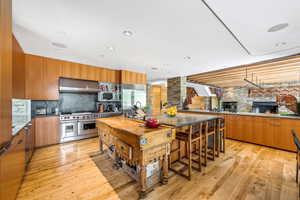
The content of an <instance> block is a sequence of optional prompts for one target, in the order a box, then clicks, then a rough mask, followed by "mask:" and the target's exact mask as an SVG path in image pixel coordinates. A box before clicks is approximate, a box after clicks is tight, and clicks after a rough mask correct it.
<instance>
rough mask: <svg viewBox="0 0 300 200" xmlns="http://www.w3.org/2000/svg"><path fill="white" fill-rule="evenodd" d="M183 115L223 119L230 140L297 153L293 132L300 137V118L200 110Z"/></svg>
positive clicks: (192, 110) (190, 110)
mask: <svg viewBox="0 0 300 200" xmlns="http://www.w3.org/2000/svg"><path fill="white" fill-rule="evenodd" d="M180 112H181V113H186V114H199V115H201V116H203V115H209V116H211V115H214V116H218V117H223V118H224V119H225V124H226V136H227V138H229V139H234V140H239V141H242V142H249V143H253V144H258V145H263V146H268V147H273V148H276V149H282V150H286V151H293V152H296V146H295V144H294V141H293V137H292V134H291V130H295V132H296V133H297V134H298V137H300V117H299V116H287V115H280V114H264V113H249V112H239V113H231V112H212V111H205V110H200V109H189V110H182V111H180Z"/></svg>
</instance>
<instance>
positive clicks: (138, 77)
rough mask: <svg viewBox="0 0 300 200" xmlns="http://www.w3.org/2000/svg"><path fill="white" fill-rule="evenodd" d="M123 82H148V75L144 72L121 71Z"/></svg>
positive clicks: (144, 83)
mask: <svg viewBox="0 0 300 200" xmlns="http://www.w3.org/2000/svg"><path fill="white" fill-rule="evenodd" d="M121 83H125V84H143V85H146V84H147V76H146V74H143V73H137V72H130V71H126V70H122V71H121Z"/></svg>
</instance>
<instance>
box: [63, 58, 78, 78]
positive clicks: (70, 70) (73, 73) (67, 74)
mask: <svg viewBox="0 0 300 200" xmlns="http://www.w3.org/2000/svg"><path fill="white" fill-rule="evenodd" d="M61 62H62V65H61V66H62V67H61V76H62V77H64V78H74V79H80V78H81V71H80V64H77V63H72V62H66V61H61Z"/></svg>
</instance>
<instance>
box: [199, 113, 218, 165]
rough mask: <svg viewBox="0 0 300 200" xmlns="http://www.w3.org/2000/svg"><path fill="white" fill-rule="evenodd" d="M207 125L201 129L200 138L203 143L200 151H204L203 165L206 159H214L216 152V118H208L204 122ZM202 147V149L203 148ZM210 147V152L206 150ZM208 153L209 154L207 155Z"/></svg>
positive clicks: (205, 163)
mask: <svg viewBox="0 0 300 200" xmlns="http://www.w3.org/2000/svg"><path fill="white" fill-rule="evenodd" d="M206 123H207V125H206V126H205V127H204V128H203V129H202V133H203V134H202V139H203V142H204V145H203V147H202V152H204V166H207V160H208V159H210V160H213V161H214V160H215V152H216V120H215V119H214V120H210V121H208V122H206ZM203 148H204V150H203ZM209 149H211V150H212V153H210V154H209V153H208V150H209ZM208 155H211V157H209V156H208Z"/></svg>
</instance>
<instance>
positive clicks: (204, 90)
mask: <svg viewBox="0 0 300 200" xmlns="http://www.w3.org/2000/svg"><path fill="white" fill-rule="evenodd" d="M186 86H187V87H191V88H194V90H195V91H196V93H197V95H198V96H202V97H215V96H216V95H215V94H212V93H211V91H210V89H209V87H208V86H206V85H201V84H197V83H191V82H187V83H186Z"/></svg>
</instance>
